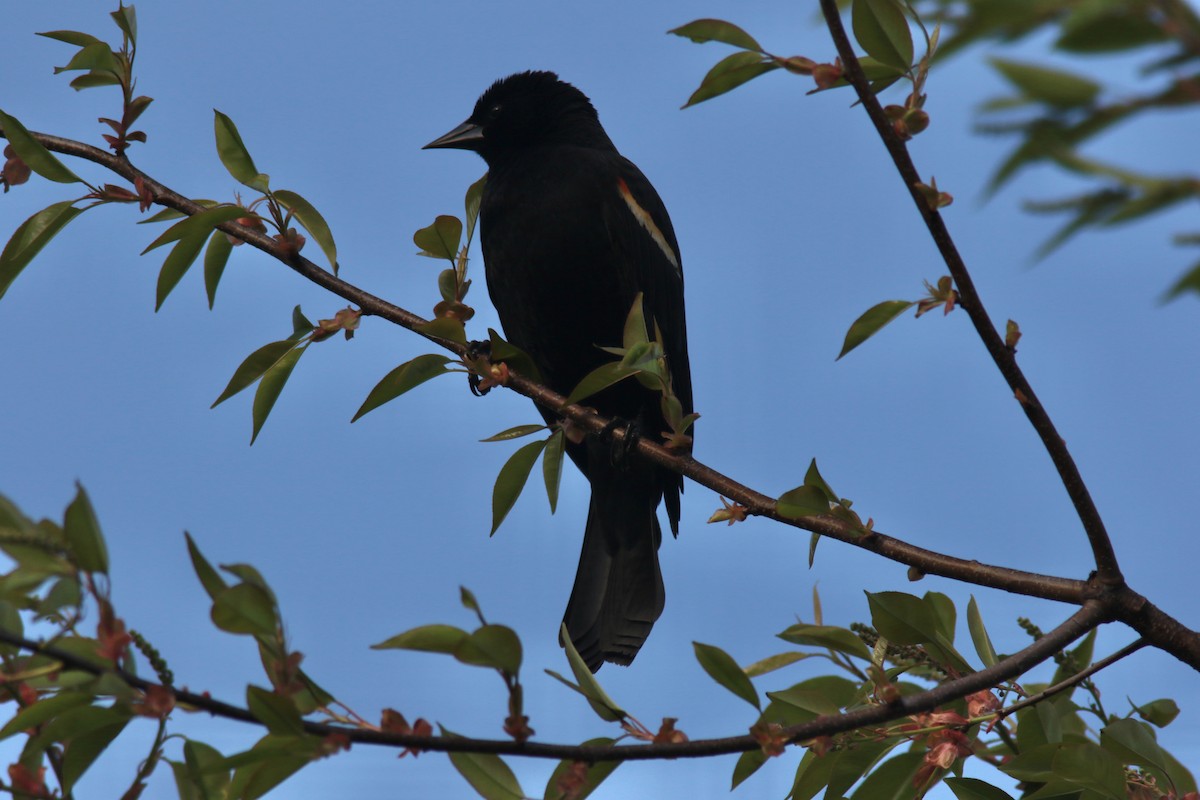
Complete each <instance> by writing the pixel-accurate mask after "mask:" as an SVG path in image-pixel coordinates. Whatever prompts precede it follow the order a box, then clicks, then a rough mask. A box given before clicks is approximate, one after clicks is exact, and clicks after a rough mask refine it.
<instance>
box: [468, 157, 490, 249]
mask: <svg viewBox="0 0 1200 800" xmlns="http://www.w3.org/2000/svg"><path fill="white" fill-rule="evenodd" d="M486 185H487V173H486V172H485V173H483V175H481V176H480V177H479V180H477V181H475V182H474V183H472V184H471V185H470V186H468V187H467V196H466V198H465V201H464V205H465V206H466V218H467V244H470V243H471V239H472V237H473V236H474V235H475V222H476V221H477V220H478V219H479V206H480V204H481V203H482V202H483V187H484V186H486Z"/></svg>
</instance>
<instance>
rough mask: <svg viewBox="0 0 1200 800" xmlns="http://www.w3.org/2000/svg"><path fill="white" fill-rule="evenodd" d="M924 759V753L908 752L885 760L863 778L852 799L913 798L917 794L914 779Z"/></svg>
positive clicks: (908, 799)
mask: <svg viewBox="0 0 1200 800" xmlns="http://www.w3.org/2000/svg"><path fill="white" fill-rule="evenodd" d="M924 760H925V754H924V753H920V752H908V753H901V754H900V755H898V756H896V757H894V758H891V759H889V760H887V761H885V762H884V763H882V764H880V765H879V766H878V767H876V768H875V769H873V770H871V774H870V775H867V777H866V778H865V779H863V782H862V783H860V784H859V785H858V788H857V789H855V790H854V794H852V795H850V798H851V800H912V798H914V797H916V796H917V789H916V787H915V786H913V779H914V778H916V776H917V773H918V772H919V771H920V769H921V765H922V763H924Z"/></svg>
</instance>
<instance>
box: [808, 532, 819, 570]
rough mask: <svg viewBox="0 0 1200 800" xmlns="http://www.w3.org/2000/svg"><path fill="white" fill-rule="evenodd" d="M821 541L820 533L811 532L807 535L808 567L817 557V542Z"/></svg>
mask: <svg viewBox="0 0 1200 800" xmlns="http://www.w3.org/2000/svg"><path fill="white" fill-rule="evenodd" d="M820 541H821V534H819V533H813V535H812V536H810V537H808V568H809V569H812V566H813V562H814V561H815V560H816V557H817V544H818V543H820Z"/></svg>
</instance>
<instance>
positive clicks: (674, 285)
mask: <svg viewBox="0 0 1200 800" xmlns="http://www.w3.org/2000/svg"><path fill="white" fill-rule="evenodd" d="M616 183H617V185H616V187H615V189H616V192H617V194H618V196H619V200H620V202H618V203H611V204H610V203H605V204H604V208H605V209H606V212H607V218H606V219H605V224H606V225H607V226H608V229H609V232H610V235H611V236H612V240H613V243H614V249H615V250H616V251H617V253H618V254H619V256H621V257H622V260H623V262H624V264H623V266H624V267H625V268H626V269H628V270H629V272H630V275H631V277H632V279H633V282H634V284H635V285H636V286H637V288H638V289H639V290H640V291H641V292H642V293H643V295H644V297H645V307H646V314H647V318H649V317H651V316H652V317H653V318H654V320H655V321H656V322H657V323H658V325H659V327H660V328H661V329H662V332H663V339H664V342H663V344H664V346H665V349H666V354H667V364H668V367H669V368H670V370H671V381H672V384H673V386H674V389H675V395H676V396H677V397H678V398H679V402H680V403H681V404H682V405H683V410H684V413H688V412H690V411H691V410H692V376H691V367H690V366H689V364H688V352H687V320H686V318H685V314H684V304H683V262H682V259H681V258H680V255H679V243H678V242H677V241H676V240H675V229H674V228H673V227H672V226H671V218H670V217H669V216H668V215H667V209H666V206H664V205H663V202H662V200H661V199H660V198H659V196H658V192H656V191H655V190H654V187H653V186H652V185H651V184H650V181H649V180H647V179H646V176H645V175H643V174H642V172H641V170H639V169H638V168H637V166H636V165H634V163H633V162H631V161H630V160H629V159H627V158H624V157H621V158H620V159H619V162H618V166H617V181H616ZM650 333H651V335H653V333H654V331H653V329H652V330H651V331H650Z"/></svg>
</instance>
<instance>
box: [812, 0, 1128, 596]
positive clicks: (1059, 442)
mask: <svg viewBox="0 0 1200 800" xmlns="http://www.w3.org/2000/svg"><path fill="white" fill-rule="evenodd" d="M821 11H822V12H823V13H824V15H825V23H826V25H828V27H829V32H830V34H831V35H832V36H833V41H834V44H835V45H836V46H837V51H838V55H839V56H840V57H841V59H842V69H843V74H844V75H845V78H846V80H847V81H849V82H850V84H851V85H853V86H854V90H855V91H856V92H857V93H858V99H859V100H860V101H861V102H862V105H863V108H864V109H865V110H866V112H867V115H868V116H869V117H870V118H871V122H872V123H874V125H875V129H876V131H877V132H878V133H879V137H880V139H882V140H883V144H884V146H885V147H886V148H887V151H888V154H889V155H890V156H891V157H892V162H893V163H894V164H895V165H896V169H897V171H899V173H900V177H901V179H903V181H904V184H905V186H907V187H908V191H909V194H910V195H911V196H912V199H913V203H915V204H916V206H917V210H918V211H919V212H920V214H921V218H922V219H923V220H924V221H925V226H926V227H927V228H928V229H929V234H930V236H932V237H933V241H934V244H936V245H937V248H938V251H939V252H940V253H941V254H942V258H943V260H945V262H946V266H947V267H948V268H949V270H950V275H951V277H953V278H954V285H955V287H956V288H957V289H958V294H959V296H960V297H961V298H962V301H963V303H962V305H963V308H964V309H965V310H966V312H967V314H968V316H969V317H970V319H971V323H972V324H973V325H974V326H975V331H976V333H978V334H979V338H980V339H981V340H982V341H983V345H984V347H985V348H987V351H988V354H989V355H990V356H991V357H992V361H994V362H995V364H996V367H997V368H998V369H999V370H1000V374H1001V375H1003V376H1004V379H1005V380H1006V381H1007V382H1008V385H1009V388H1011V389H1012V391H1013V395H1014V396H1015V397H1017V398H1019V400H1020V403H1021V408H1022V409H1023V410H1024V412H1025V416H1026V417H1027V418H1028V419H1029V422H1030V423H1031V424H1032V425H1033V429H1034V430H1035V431H1036V432H1037V434H1038V436H1039V437H1040V438H1041V440H1042V446H1043V447H1045V449H1046V452H1047V453H1048V454H1049V455H1050V460H1051V461H1053V462H1054V467H1055V469H1056V470H1057V471H1058V475H1059V479H1060V480H1061V481H1062V484H1063V487H1064V488H1065V489H1066V490H1067V495H1068V496H1069V497H1070V498H1071V502H1072V504H1074V506H1075V513H1076V514H1078V516H1079V520H1080V522H1082V523H1083V529H1084V532H1085V533H1086V534H1087V537H1088V542H1089V544H1090V545H1091V548H1092V556H1093V558H1094V559H1095V562H1096V574H1097V577H1098V578H1099V580H1100V582H1101V583H1103V584H1105V585H1109V586H1121V585H1123V583H1124V579H1123V577H1122V576H1121V569H1120V566H1119V565H1118V563H1117V556H1116V553H1115V552H1114V551H1113V546H1112V540H1111V539H1110V538H1109V536H1108V532H1107V530H1106V529H1105V527H1104V521H1103V520H1102V519H1101V517H1100V512H1099V511H1098V510H1097V508H1096V504H1095V503H1094V502H1093V501H1092V496H1091V494H1090V492H1089V491H1088V488H1087V485H1086V484H1085V483H1084V482H1083V476H1082V475H1081V474H1080V472H1079V467H1078V466H1077V465H1076V464H1075V459H1074V458H1073V457H1072V456H1071V453H1070V451H1069V450H1068V449H1067V444H1066V442H1065V441H1064V440H1063V438H1062V437H1061V436H1060V435H1059V434H1058V430H1057V429H1056V428H1055V427H1054V423H1053V422H1052V421H1051V419H1050V415H1049V414H1047V413H1046V409H1045V408H1044V407H1043V406H1042V403H1041V401H1039V400H1038V398H1037V395H1036V394H1035V393H1034V391H1033V387H1032V386H1030V384H1029V381H1028V380H1027V379H1026V378H1025V374H1024V373H1023V372H1022V371H1021V368H1020V367H1019V366H1018V365H1017V359H1016V356H1015V355H1014V353H1013V351H1012V350H1010V349H1009V348H1008V347H1006V346H1005V344H1004V339H1003V337H1001V335H1000V333H999V332H998V331H997V330H996V326H995V325H993V324H992V321H991V319H990V318H989V317H988V313H987V310H986V309H985V308H984V307H983V300H982V299H981V298H980V297H979V293H978V292H977V291H976V290H975V283H974V281H973V280H972V279H971V275H970V273H969V272H968V271H967V265H966V263H965V262H964V261H963V259H962V256H961V255H960V254H959V252H958V247H957V246H956V245H955V244H954V240H953V239H952V238H951V237H950V232H949V230H947V228H946V224H945V222H944V221H943V220H942V216H941V214H939V213H938V211H937V209H934V208H930V206H929V202H928V201H927V200H926V198H925V197H924V196H923V195H922V194H921V193H920V191H918V189H917V186H918V184H920V183H922V180H921V176H920V174H919V173H918V172H917V169H916V167H915V166H914V165H913V162H912V159H911V158H910V157H909V155H908V149H907V148H906V147H905V145H904V142H903V141H901V140H900V137H899V136H897V135H896V132H895V131H894V130H893V128H892V125H891V123H890V122H889V120H888V118H887V115H886V114H885V113H884V111H883V108H882V107H881V106H880V104H879V100H878V99H877V98H876V97H875V95H874V94H873V93H872V92H871V88H870V83H869V82H868V81H867V78H866V75H865V74H863V70H862V65H860V64H859V63H858V58H857V56H855V54H854V48H853V46H852V45H851V44H850V39H849V37H848V36H847V35H846V29H845V27H844V26H843V25H842V19H841V12H840V11H839V10H838V7H837V2H836V0H821Z"/></svg>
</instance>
